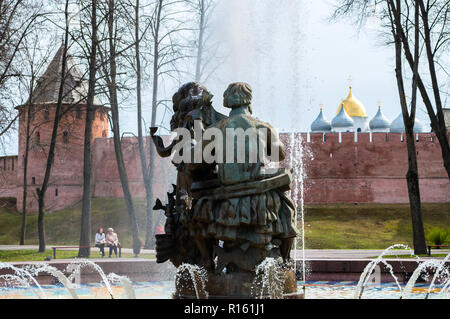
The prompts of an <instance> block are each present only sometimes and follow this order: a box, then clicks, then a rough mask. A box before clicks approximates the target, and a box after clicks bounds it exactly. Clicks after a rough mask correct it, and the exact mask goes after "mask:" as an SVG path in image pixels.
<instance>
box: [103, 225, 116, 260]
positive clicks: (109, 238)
mask: <svg viewBox="0 0 450 319" xmlns="http://www.w3.org/2000/svg"><path fill="white" fill-rule="evenodd" d="M106 244H107V245H108V246H109V256H108V257H109V258H111V255H112V252H113V251H114V254H115V255H116V257H117V247H118V246H119V237H118V236H117V234H116V233H115V232H114V229H112V228H108V232H107V234H106Z"/></svg>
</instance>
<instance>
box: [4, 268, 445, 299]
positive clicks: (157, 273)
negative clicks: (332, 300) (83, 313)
mask: <svg viewBox="0 0 450 319" xmlns="http://www.w3.org/2000/svg"><path fill="white" fill-rule="evenodd" d="M371 260H372V259H348V260H346V259H309V260H306V269H307V273H306V279H307V280H308V281H358V280H359V278H360V276H361V273H362V272H363V271H364V268H365V267H366V266H367V264H368V263H369V262H370V261H371ZM92 261H93V262H95V263H96V264H97V265H99V266H100V267H101V268H102V269H103V271H104V272H105V273H106V274H109V273H115V274H117V275H120V276H127V277H129V278H130V279H131V280H132V281H134V282H154V281H166V280H167V281H172V280H174V278H175V275H176V268H175V267H173V266H172V265H171V264H169V263H165V264H157V263H156V260H154V259H121V260H117V259H98V260H97V259H93V260H92ZM387 261H388V262H389V264H391V265H392V267H393V271H394V274H395V276H396V277H397V278H398V280H399V282H404V283H405V282H407V280H408V279H409V276H410V275H411V274H412V273H413V272H414V270H415V269H416V268H417V266H418V263H417V261H416V260H414V259H389V260H387ZM421 262H423V260H421ZM39 263H40V262H14V263H11V264H12V265H13V266H15V267H17V268H24V267H25V268H26V267H30V266H32V265H35V264H39ZM71 263H75V264H76V263H77V260H76V259H74V260H73V259H67V260H63V259H61V260H52V261H48V262H46V264H49V265H50V266H53V267H55V268H57V269H58V270H60V271H63V272H64V270H65V269H66V267H67V266H68V265H69V264H71ZM446 266H447V267H450V261H448V262H446ZM296 269H297V278H301V276H299V274H298V272H299V271H301V270H302V261H301V260H298V261H297V266H296ZM429 273H430V274H431V275H433V274H434V270H433V269H431V270H429ZM6 274H13V271H11V270H10V269H0V276H1V275H6ZM431 277H432V276H430V277H429V278H428V279H429V280H431V279H432V278H431ZM35 278H36V280H37V281H38V282H39V283H40V284H43V285H46V284H53V283H55V278H54V277H53V276H51V275H50V274H47V273H39V275H38V276H36V277H35ZM101 280H102V278H101V276H100V275H99V274H98V273H97V272H96V271H95V270H93V269H90V268H83V269H82V270H81V273H80V283H82V284H87V283H99V282H101ZM380 280H381V282H383V283H390V282H394V279H393V278H392V276H391V275H390V273H389V271H388V270H387V269H385V268H384V266H382V265H381V267H380ZM2 283H3V282H2V279H0V284H2ZM436 283H439V281H437V282H436ZM217 295H220V294H217Z"/></svg>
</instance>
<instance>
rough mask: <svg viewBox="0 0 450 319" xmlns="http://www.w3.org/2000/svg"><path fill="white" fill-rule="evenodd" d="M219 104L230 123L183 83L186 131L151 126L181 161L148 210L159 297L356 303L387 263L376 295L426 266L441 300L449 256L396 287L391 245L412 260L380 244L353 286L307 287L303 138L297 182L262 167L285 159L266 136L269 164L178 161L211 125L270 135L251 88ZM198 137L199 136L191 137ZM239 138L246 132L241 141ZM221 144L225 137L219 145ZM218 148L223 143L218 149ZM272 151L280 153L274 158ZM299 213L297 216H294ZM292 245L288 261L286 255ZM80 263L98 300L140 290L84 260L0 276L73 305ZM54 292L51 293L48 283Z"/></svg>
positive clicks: (297, 146)
mask: <svg viewBox="0 0 450 319" xmlns="http://www.w3.org/2000/svg"><path fill="white" fill-rule="evenodd" d="M224 99H225V101H224V105H225V106H228V107H230V108H232V109H233V110H232V111H231V113H230V116H229V117H227V116H225V115H222V114H220V113H218V112H217V111H215V109H214V108H213V107H212V95H211V94H210V93H209V92H208V91H207V90H206V88H204V87H202V86H200V85H199V84H198V83H188V84H186V85H184V86H182V87H181V88H180V90H179V91H178V92H177V93H176V94H175V95H174V97H173V101H174V111H175V113H174V116H173V118H172V120H171V127H172V130H173V131H177V132H179V131H178V130H179V129H184V130H185V132H187V134H186V135H183V137H182V138H177V139H175V140H174V142H173V143H172V144H171V145H169V146H168V147H165V146H164V143H163V141H162V139H161V138H160V137H159V136H157V135H155V133H156V129H152V130H151V134H152V139H153V142H154V144H155V146H156V149H157V152H158V154H159V155H160V156H162V157H168V156H171V155H172V154H173V153H175V154H176V153H177V152H178V155H180V157H181V158H182V160H181V161H179V162H177V160H176V156H174V160H173V162H174V163H175V167H176V169H177V172H178V176H177V184H176V185H174V186H173V187H174V189H173V191H172V192H170V193H168V194H167V203H166V204H165V205H164V204H163V203H162V201H161V200H159V199H158V200H157V201H156V205H155V207H154V210H162V211H163V212H164V214H165V216H166V224H165V234H159V235H156V261H157V263H159V264H161V263H165V262H167V261H170V262H171V263H172V264H173V265H174V266H175V267H176V268H177V273H176V276H175V278H174V279H175V280H174V281H173V282H171V283H170V284H169V287H170V288H174V290H175V291H172V293H167V294H163V295H160V296H159V297H172V298H179V299H213V298H227V299H229V298H245V299H247V298H253V299H268V298H270V299H279V298H289V299H299V298H304V297H305V289H306V287H307V286H308V297H311V298H315V297H322V296H325V297H331V296H332V297H336V296H338V297H341V296H344V297H346V298H352V297H353V298H357V299H358V298H362V296H363V293H364V290H365V288H366V287H367V285H368V282H369V280H370V277H371V275H372V273H373V272H374V270H375V269H376V267H377V266H378V265H384V266H385V268H386V269H387V270H388V272H389V274H390V275H391V277H392V278H393V280H394V282H395V285H393V286H392V287H391V286H389V287H388V288H386V289H384V290H383V289H379V290H380V291H379V292H377V293H376V294H375V296H376V297H381V298H384V297H386V296H389V297H393V296H394V297H396V298H397V297H399V298H410V297H412V296H413V294H416V292H415V291H414V287H416V285H417V281H418V279H419V278H421V276H422V277H423V273H424V272H425V270H426V269H428V268H431V269H435V272H434V276H433V278H432V280H431V283H430V285H429V286H428V289H427V292H426V294H424V298H429V297H430V296H431V295H433V296H439V297H443V298H445V297H447V296H448V293H449V289H450V271H449V269H448V268H447V267H446V264H447V262H448V260H449V259H450V254H449V255H447V256H446V257H445V258H444V259H443V260H442V261H439V260H427V261H425V262H423V263H419V262H420V259H417V260H416V262H417V263H418V267H417V268H416V269H415V270H414V272H413V273H412V276H411V277H410V279H409V281H408V283H407V284H406V286H405V287H404V288H403V289H402V285H401V283H400V282H399V278H398V277H397V276H396V273H395V272H394V268H393V266H392V265H391V264H390V263H389V262H388V261H386V260H384V259H383V257H384V256H386V254H387V253H388V252H390V251H392V250H393V249H407V250H409V251H410V255H413V253H412V251H411V249H410V248H409V247H408V246H406V245H400V244H396V245H392V246H390V247H388V248H387V249H385V250H384V251H383V252H382V253H381V254H380V256H378V258H376V259H374V260H372V261H370V262H369V263H368V264H367V265H366V267H365V268H364V270H363V271H362V274H361V276H360V278H359V281H358V283H357V285H343V284H342V285H341V286H339V288H338V289H337V288H336V287H335V286H336V285H333V284H329V285H328V286H325V287H323V285H316V286H314V284H311V283H308V282H307V278H306V256H305V247H306V246H305V219H304V217H305V209H304V187H305V185H304V177H305V161H306V160H307V159H310V158H311V156H310V154H309V153H308V150H307V149H306V148H305V147H304V143H303V142H304V141H303V140H302V136H301V134H295V133H291V135H290V145H291V149H290V152H291V157H290V163H289V165H290V167H292V169H293V171H294V172H295V173H294V174H295V177H296V178H295V180H293V178H292V171H291V170H288V169H282V168H279V167H278V166H277V165H274V167H271V165H270V164H272V163H273V162H275V163H278V162H280V161H282V160H283V159H284V157H285V151H284V146H283V144H282V143H281V141H279V139H278V136H277V135H276V134H274V135H272V134H271V135H270V139H267V137H268V136H269V135H263V138H262V139H257V141H258V142H261V140H262V141H263V142H264V143H263V144H262V145H263V146H264V148H263V149H264V153H267V155H268V157H269V159H270V160H272V163H271V162H270V160H269V161H265V160H267V158H265V159H264V160H261V161H256V162H255V163H254V162H251V161H250V154H251V152H250V150H252V149H253V148H252V147H253V146H252V144H251V143H250V142H249V143H248V144H246V143H244V147H243V149H240V148H239V143H236V144H234V139H233V140H232V141H233V143H232V145H234V147H233V148H232V151H233V156H234V157H238V158H239V154H247V153H248V155H249V156H248V157H247V156H244V161H243V162H239V161H237V163H236V162H232V163H229V162H228V160H226V161H221V160H220V157H219V155H220V154H222V155H223V153H221V152H220V150H219V149H218V148H217V147H218V146H217V145H220V143H219V144H215V145H214V146H215V147H214V148H209V149H210V150H214V152H211V154H212V155H213V156H212V160H205V159H204V158H203V157H202V158H201V160H200V161H195V160H194V161H193V162H190V161H189V160H190V159H192V157H189V156H188V157H186V154H189V152H190V151H192V152H193V153H194V155H196V154H197V153H196V151H198V147H199V146H201V149H200V150H201V151H202V153H201V154H202V156H204V155H205V150H207V149H208V147H209V146H210V144H209V143H205V144H203V142H205V141H209V140H211V139H212V138H210V139H208V138H206V137H202V136H207V135H208V134H210V133H211V131H208V130H209V129H210V128H214V129H215V131H214V132H213V133H214V134H211V135H214V137H215V140H217V139H218V136H220V134H222V133H223V132H224V131H225V132H227V129H230V128H233V129H235V130H237V129H242V130H243V129H244V128H245V129H248V128H254V127H259V128H260V127H264V128H266V129H268V130H269V132H270V133H272V131H274V130H273V128H272V127H271V126H270V125H268V124H267V123H264V122H261V121H259V120H257V119H255V118H253V117H252V115H251V114H252V112H251V111H252V108H251V107H252V106H251V88H250V86H249V85H248V84H245V83H234V84H232V85H230V87H229V88H228V89H227V91H226V92H225V94H224ZM198 134H200V136H201V138H198ZM223 136H226V134H225V135H222V137H223ZM245 138H246V137H245V136H244V141H245ZM265 138H266V140H265ZM215 140H214V141H215ZM238 140H239V136H237V138H236V141H238ZM269 140H270V142H269ZM225 142H227V143H229V142H230V141H229V140H227V139H225ZM224 144H226V143H223V144H222V145H224ZM180 145H181V147H180ZM268 145H270V151H268V148H269V146H268ZM269 153H270V154H269ZM274 154H275V155H278V156H279V157H278V158H276V156H275V158H272V156H273V155H274ZM268 168H271V169H268ZM291 198H292V199H291ZM298 214H299V215H300V216H299V217H300V218H297V216H298ZM298 220H299V221H301V240H300V242H301V246H302V248H301V251H302V257H301V261H302V270H301V274H302V278H301V281H300V282H299V283H297V278H296V274H297V265H296V262H297V261H298V260H297V236H298V232H297V228H298V227H297V222H298ZM292 248H294V253H293V255H294V259H292V257H291V250H292ZM85 267H88V268H90V269H93V270H94V271H96V272H97V273H98V275H99V276H100V277H101V281H102V283H103V284H104V287H103V286H102V288H106V296H109V297H110V298H112V299H116V298H117V296H115V295H114V293H113V289H112V287H111V284H114V285H120V286H121V287H123V289H124V291H125V293H124V294H123V295H121V296H120V297H123V298H128V299H136V298H139V297H140V296H142V294H141V295H140V294H139V292H140V291H139V290H138V289H137V287H139V286H140V285H137V284H136V283H133V282H132V281H131V280H130V279H129V278H128V277H126V276H119V275H116V274H114V273H110V274H108V275H106V274H105V272H104V271H103V269H102V268H101V267H100V266H99V265H97V264H95V263H93V262H92V261H89V260H85V259H80V260H76V261H74V262H73V263H70V264H68V265H67V267H66V269H65V270H64V271H60V270H58V269H57V268H55V267H53V266H51V265H48V264H44V263H39V264H35V265H32V266H30V267H23V268H18V267H15V266H13V265H11V264H7V263H1V262H0V270H2V269H3V270H8V271H11V272H12V274H11V273H7V274H1V275H0V279H1V280H3V281H6V282H7V283H8V284H16V285H17V286H20V287H25V290H32V291H33V292H34V293H35V295H36V296H37V297H38V298H40V299H43V298H47V297H48V296H47V295H46V293H45V292H44V290H43V289H42V287H41V286H40V285H39V283H38V281H37V280H36V278H35V277H37V276H39V274H41V273H48V274H50V275H51V276H53V277H54V278H55V279H57V280H58V282H60V283H61V284H62V285H63V286H64V288H61V287H59V289H65V293H66V294H67V293H68V295H69V297H71V298H73V299H79V298H81V293H80V290H82V289H86V287H85V286H84V287H83V286H82V285H74V284H73V280H74V279H76V278H78V277H80V276H81V270H82V269H83V268H85ZM428 277H429V275H428ZM164 285H167V284H166V283H161V282H158V283H156V284H155V283H153V282H147V283H144V286H145V287H148V289H149V290H151V289H152V288H154V287H155V286H157V287H161V286H164ZM170 285H173V286H174V287H172V286H170ZM299 288H300V289H301V288H303V293H299V292H298V291H299ZM52 289H58V287H56V288H55V287H53V286H52ZM78 289H80V290H78ZM439 289H440V290H439ZM366 290H369V289H366ZM336 291H338V292H337V293H336ZM0 292H1V289H0ZM369 293H371V296H373V295H374V294H373V293H372V292H370V291H367V292H366V296H367V295H368V294H369ZM89 296H91V295H89ZM94 296H97V294H94ZM0 297H1V295H0Z"/></svg>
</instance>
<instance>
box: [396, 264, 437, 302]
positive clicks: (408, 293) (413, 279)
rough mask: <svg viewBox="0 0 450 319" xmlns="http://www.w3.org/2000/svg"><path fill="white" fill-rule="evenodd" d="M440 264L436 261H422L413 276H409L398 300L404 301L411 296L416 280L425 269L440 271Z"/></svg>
mask: <svg viewBox="0 0 450 319" xmlns="http://www.w3.org/2000/svg"><path fill="white" fill-rule="evenodd" d="M440 266H441V263H440V262H438V261H437V260H427V261H424V262H423V263H421V264H420V265H419V267H417V268H416V270H414V272H413V274H412V275H411V278H410V279H409V281H408V283H407V284H406V287H405V289H404V290H403V293H402V296H401V297H400V299H405V298H408V297H410V296H411V294H412V290H413V288H414V285H415V284H416V282H417V280H418V279H419V276H420V275H421V274H422V272H423V271H425V269H427V268H433V269H440Z"/></svg>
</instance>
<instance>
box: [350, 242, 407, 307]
mask: <svg viewBox="0 0 450 319" xmlns="http://www.w3.org/2000/svg"><path fill="white" fill-rule="evenodd" d="M392 249H409V251H410V254H411V256H413V255H414V253H413V252H412V250H411V248H409V247H408V246H407V245H403V244H395V245H392V246H390V247H388V248H386V249H385V250H384V251H383V252H382V253H381V254H380V256H378V258H377V259H375V260H372V261H371V262H370V263H368V264H367V266H366V267H365V268H364V271H363V272H362V274H361V277H360V278H359V282H358V285H357V286H356V289H355V299H361V297H362V294H363V292H364V287H365V285H366V284H367V281H368V280H369V277H370V275H371V274H372V272H373V271H374V270H375V267H376V266H377V265H378V264H379V263H380V262H383V264H385V265H386V264H387V263H386V262H385V261H383V257H384V256H385V255H386V254H387V253H388V252H389V251H391V250H392ZM388 269H389V268H388ZM390 272H391V275H392V276H393V277H394V278H395V280H396V282H397V284H398V280H397V277H395V275H394V273H393V271H392V268H391V269H390ZM399 286H400V285H399Z"/></svg>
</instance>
